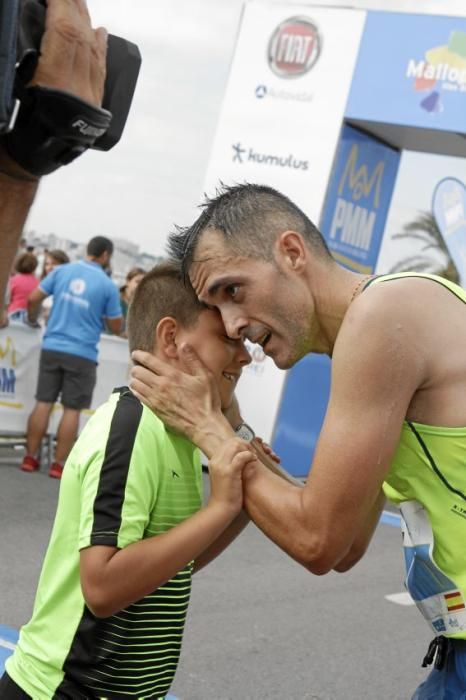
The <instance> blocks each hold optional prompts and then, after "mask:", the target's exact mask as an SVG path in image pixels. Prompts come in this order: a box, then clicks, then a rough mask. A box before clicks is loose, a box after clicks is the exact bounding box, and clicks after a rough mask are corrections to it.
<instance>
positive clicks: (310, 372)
mask: <svg viewBox="0 0 466 700" xmlns="http://www.w3.org/2000/svg"><path fill="white" fill-rule="evenodd" d="M329 395H330V358H329V357H327V355H316V354H314V353H311V354H310V355H306V356H305V357H303V359H302V360H300V361H299V362H298V363H297V364H296V365H295V366H294V367H293V368H292V369H290V371H289V372H287V378H286V384H285V387H284V390H283V398H282V401H281V403H280V409H279V412H278V416H277V422H276V426H275V431H274V440H273V443H272V444H273V449H274V450H275V452H276V453H277V454H278V455H280V457H281V460H282V464H283V466H284V467H285V469H287V470H288V471H289V472H290V473H291V474H293V475H294V476H307V473H308V472H309V469H310V466H311V464H312V460H313V458H314V451H315V447H316V444H317V440H318V438H319V433H320V430H321V428H322V425H323V422H324V417H325V413H326V411H327V403H328V398H329Z"/></svg>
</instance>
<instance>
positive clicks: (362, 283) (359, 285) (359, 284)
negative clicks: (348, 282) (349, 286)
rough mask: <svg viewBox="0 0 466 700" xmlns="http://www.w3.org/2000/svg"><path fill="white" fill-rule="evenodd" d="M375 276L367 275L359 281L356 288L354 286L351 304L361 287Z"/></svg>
mask: <svg viewBox="0 0 466 700" xmlns="http://www.w3.org/2000/svg"><path fill="white" fill-rule="evenodd" d="M373 276H374V275H366V276H365V277H363V278H362V280H359V282H358V283H357V285H356V286H355V288H354V290H353V293H352V295H351V299H350V304H351V302H352V301H354V300H355V298H356V296H357V294H358V292H359V291H360V289H361V287H362V286H363V285H364V284H365V283H366V282H368V281H369V280H370V279H372V277H373Z"/></svg>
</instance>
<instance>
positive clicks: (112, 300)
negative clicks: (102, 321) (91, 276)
mask: <svg viewBox="0 0 466 700" xmlns="http://www.w3.org/2000/svg"><path fill="white" fill-rule="evenodd" d="M122 315H123V314H122V311H121V304H120V292H119V291H118V287H117V286H116V284H113V282H109V288H108V295H107V303H106V305H105V310H104V316H105V317H106V318H118V316H122Z"/></svg>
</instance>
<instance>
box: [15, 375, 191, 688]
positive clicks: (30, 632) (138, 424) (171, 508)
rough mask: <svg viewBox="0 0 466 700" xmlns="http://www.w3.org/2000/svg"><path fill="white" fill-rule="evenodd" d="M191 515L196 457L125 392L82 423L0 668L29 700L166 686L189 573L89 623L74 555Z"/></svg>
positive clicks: (174, 660) (177, 641) (150, 532)
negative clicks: (23, 615) (43, 550)
mask: <svg viewBox="0 0 466 700" xmlns="http://www.w3.org/2000/svg"><path fill="white" fill-rule="evenodd" d="M201 504H202V471H201V464H200V458H199V453H198V450H197V449H196V448H195V447H194V446H193V445H192V444H191V443H190V442H188V441H187V440H185V439H184V438H182V437H179V436H176V435H174V434H172V433H170V432H168V431H166V430H165V426H164V425H163V423H162V422H161V421H160V420H159V419H158V418H157V417H156V416H155V415H154V414H153V413H152V412H151V411H150V410H149V409H148V408H146V407H145V406H143V405H142V404H141V403H140V402H139V401H138V400H137V399H136V398H135V397H134V395H133V394H132V393H131V392H130V391H129V390H128V389H127V388H123V389H118V390H115V392H114V393H113V394H112V396H111V397H110V399H109V401H108V402H107V403H105V404H104V405H103V406H101V407H100V408H99V409H98V410H97V411H96V413H95V414H94V416H93V417H92V418H91V419H90V420H89V422H88V423H87V425H86V427H85V428H84V430H83V432H82V433H81V435H80V437H79V439H78V441H77V442H76V444H75V446H74V448H73V450H72V452H71V454H70V456H69V458H68V461H67V463H66V467H65V469H64V472H63V477H62V482H61V487H60V496H59V501H58V509H57V514H56V518H55V523H54V527H53V531H52V535H51V540H50V543H49V547H48V550H47V554H46V557H45V561H44V565H43V568H42V573H41V576H40V580H39V585H38V590H37V595H36V600H35V605H34V611H33V615H32V618H31V620H30V622H29V623H28V624H27V625H25V626H24V627H23V628H22V630H21V634H20V639H19V643H18V646H17V648H16V650H15V652H14V654H13V656H11V657H10V658H9V659H8V661H7V664H6V670H7V672H8V674H9V675H10V676H11V678H12V679H13V680H14V681H15V682H16V683H17V684H18V685H19V686H21V688H23V689H24V691H25V692H26V693H28V694H29V695H30V696H31V697H32V698H33V699H34V700H50V698H61V699H64V698H67V699H70V698H72V700H79V699H84V698H93V699H94V698H108V699H110V698H115V699H122V698H131V699H132V700H135V699H139V698H152V699H156V698H163V697H164V696H165V694H166V693H167V691H168V690H169V688H170V684H171V682H172V680H173V677H174V674H175V671H176V668H177V664H178V660H179V655H180V649H181V641H182V635H183V628H184V623H185V619H186V613H187V608H188V602H189V596H190V591H191V575H192V563H191V564H188V565H187V566H186V567H185V568H184V569H183V570H182V571H180V572H179V573H178V574H177V575H176V576H175V577H174V578H172V579H171V580H170V581H168V582H167V583H166V584H165V585H163V586H161V587H160V588H158V589H157V590H156V591H154V593H152V594H151V595H148V596H147V597H146V598H144V599H142V600H139V601H137V602H136V603H134V604H132V605H130V606H129V607H127V608H126V609H124V610H122V611H121V612H119V613H117V614H115V615H113V616H111V617H109V618H105V619H98V618H96V617H94V615H93V614H92V613H91V612H90V610H89V609H88V608H87V607H86V604H85V602H84V599H83V595H82V592H81V585H80V575H79V550H80V549H83V548H85V547H89V546H90V545H99V544H101V545H110V546H114V547H119V548H123V547H127V546H128V545H129V544H131V543H133V542H138V541H140V540H142V539H144V538H147V537H153V536H154V535H158V534H160V533H162V532H165V531H167V530H169V529H170V528H172V527H174V526H175V525H176V524H177V523H180V522H181V521H183V520H186V518H189V517H190V516H191V515H192V514H193V513H195V512H196V511H197V510H199V508H200V507H201Z"/></svg>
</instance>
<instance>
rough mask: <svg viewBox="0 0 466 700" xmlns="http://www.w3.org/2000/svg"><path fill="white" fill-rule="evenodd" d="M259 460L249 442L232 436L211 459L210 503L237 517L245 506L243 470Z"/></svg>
mask: <svg viewBox="0 0 466 700" xmlns="http://www.w3.org/2000/svg"><path fill="white" fill-rule="evenodd" d="M254 462H257V457H256V455H255V454H254V452H252V451H251V449H250V448H249V445H248V443H247V442H244V441H243V440H240V439H239V438H230V439H229V440H227V441H226V442H224V443H223V445H222V446H221V447H220V449H219V450H218V451H216V452H215V454H214V455H213V456H212V457H211V459H210V461H209V476H210V498H209V505H214V504H218V505H220V506H221V508H222V510H224V511H225V512H229V513H231V514H232V517H235V516H236V515H237V514H238V513H239V512H240V510H241V508H242V506H243V479H242V477H243V470H244V469H246V468H249V467H251V466H252V465H253V464H254Z"/></svg>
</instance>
